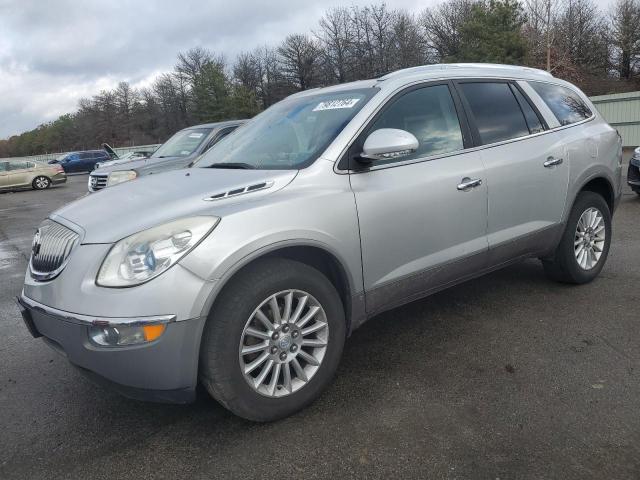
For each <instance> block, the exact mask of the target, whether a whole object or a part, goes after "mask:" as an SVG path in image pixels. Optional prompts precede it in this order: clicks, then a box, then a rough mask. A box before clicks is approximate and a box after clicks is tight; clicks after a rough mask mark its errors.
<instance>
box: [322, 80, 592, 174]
mask: <svg viewBox="0 0 640 480" xmlns="http://www.w3.org/2000/svg"><path fill="white" fill-rule="evenodd" d="M474 78H475V77H474ZM477 78H478V79H480V78H481V79H487V80H502V81H514V82H518V81H522V80H523V79H522V78H508V77H477ZM464 79H469V80H471V79H472V78H471V77H454V78H447V79H446V80H454V81H455V80H464ZM443 80H445V79H444V78H442V79H429V80H418V81H415V82H411V83H407V84H405V85H402V86H401V87H398V88H396V89H395V90H393V91H392V92H390V93H389V94H388V95H387V98H386V99H385V100H384V101H382V102H381V103H380V105H378V106H377V107H376V109H375V110H374V111H373V112H372V113H371V114H370V115H369V116H368V117H367V118H366V120H365V121H364V122H363V123H362V125H360V127H359V128H358V130H357V132H356V134H355V135H353V137H352V138H351V139H350V140H349V142H347V144H346V145H345V146H344V148H343V149H342V151H341V153H340V155H339V156H338V158H337V159H335V161H334V164H333V171H334V172H335V173H337V174H339V175H355V174H362V173H367V172H372V171H376V170H382V169H384V168H393V167H400V166H404V165H412V164H414V163H422V162H430V161H433V160H439V159H441V158H447V157H451V156H454V155H460V154H462V153H468V152H477V151H480V150H485V149H487V148H494V147H499V146H502V145H507V144H509V143H514V142H521V141H523V140H527V139H529V138H534V137H538V136H541V135H547V134H549V133H552V132H556V131H559V130H564V129H566V128H572V127H576V126H578V125H582V124H585V123H587V122H591V121H593V120H594V119H595V118H596V115H595V113H594V112H593V111H592V112H591V113H592V115H591V117H589V118H585V119H584V120H581V121H579V122H576V123H570V124H569V125H560V126H558V127H553V128H549V129H547V130H544V131H542V132H538V133H533V134H529V135H523V136H521V137H516V138H510V139H508V140H502V141H500V142H495V143H489V144H487V145H478V146H475V147H471V148H463V149H461V150H455V151H453V152H448V153H445V154H439V155H430V156H427V157H420V158H412V159H410V160H405V161H402V160H400V161H397V162H394V163H388V164H385V165H378V166H371V167H370V168H366V169H363V170H352V169H340V168H338V164H339V163H340V159H341V158H342V157H343V155H344V154H345V153H346V152H347V150H348V149H349V148H350V147H351V145H352V144H353V142H354V141H355V140H356V139H357V138H358V136H359V135H360V134H361V133H362V131H363V130H364V129H365V128H366V127H367V126H368V125H369V123H370V122H371V120H372V118H373V117H375V116H376V115H377V114H378V112H379V111H380V110H381V109H382V108H384V107H385V106H386V105H387V103H388V102H389V101H391V100H392V99H393V98H394V97H395V95H396V94H398V93H400V92H401V91H402V90H405V89H407V88H410V87H413V86H416V85H420V84H424V85H425V87H427V86H429V84H432V83H438V82H442V81H443ZM524 81H529V80H524ZM535 81H539V82H541V83H549V84H552V85H558V86H561V87H564V85H562V84H559V83H554V82H547V81H543V80H535ZM565 88H568V87H565ZM576 93H577V92H576ZM577 94H578V95H579V96H580V97H581V98H582V95H580V94H579V93H577ZM527 96H529V95H528V92H527ZM545 105H546V103H545ZM554 118H555V116H554ZM321 157H322V155H321Z"/></svg>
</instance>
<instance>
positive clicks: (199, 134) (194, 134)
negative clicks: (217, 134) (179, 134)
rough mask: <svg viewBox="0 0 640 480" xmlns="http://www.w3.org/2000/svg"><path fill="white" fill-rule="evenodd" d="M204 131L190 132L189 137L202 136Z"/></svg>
mask: <svg viewBox="0 0 640 480" xmlns="http://www.w3.org/2000/svg"><path fill="white" fill-rule="evenodd" d="M202 135H204V133H190V134H189V138H200V137H202Z"/></svg>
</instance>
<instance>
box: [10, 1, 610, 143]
mask: <svg viewBox="0 0 640 480" xmlns="http://www.w3.org/2000/svg"><path fill="white" fill-rule="evenodd" d="M604 1H606V2H607V3H608V1H610V0H604ZM370 3H374V0H342V1H341V0H235V1H233V0H199V1H193V0H181V1H175V0H157V1H152V0H136V1H127V0H109V1H104V0H76V1H71V0H48V1H46V0H0V99H1V100H0V138H6V137H8V136H10V135H13V134H16V133H20V132H22V131H25V130H30V129H32V128H35V127H36V126H37V125H38V124H40V123H43V122H45V121H48V120H52V119H55V118H56V117H57V116H58V115H60V114H63V113H67V112H71V111H74V110H75V109H76V106H77V102H78V99H79V98H82V97H88V96H91V95H93V94H95V93H97V92H99V91H100V90H101V89H105V88H113V87H114V86H115V85H116V84H117V83H118V82H120V81H123V80H126V81H128V82H130V83H131V84H132V85H133V86H143V85H147V84H149V83H151V81H152V80H153V78H155V76H157V75H158V74H159V73H162V72H165V71H168V70H170V69H171V68H172V67H173V65H174V63H175V59H176V55H177V53H178V52H180V51H184V50H187V49H189V48H191V47H194V46H203V47H206V48H209V49H211V50H213V51H215V52H216V53H218V52H219V53H224V54H225V56H226V57H227V59H228V60H232V59H233V58H234V56H235V54H237V53H238V52H239V51H242V50H249V49H253V48H254V47H256V46H259V45H263V44H270V45H271V44H276V43H277V42H278V41H280V40H281V39H283V38H284V37H285V36H286V35H287V34H289V33H293V32H309V31H310V30H311V29H313V28H315V27H316V25H317V22H318V19H319V18H320V17H321V16H322V14H323V12H324V11H325V10H326V9H328V8H331V7H334V6H340V5H343V6H347V5H364V4H370ZM375 3H378V2H375ZM436 3H440V0H418V1H416V0H387V5H388V6H389V7H391V8H396V7H397V8H406V9H408V10H410V11H418V10H421V9H422V8H424V7H426V6H431V5H434V4H436Z"/></svg>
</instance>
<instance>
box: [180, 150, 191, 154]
mask: <svg viewBox="0 0 640 480" xmlns="http://www.w3.org/2000/svg"><path fill="white" fill-rule="evenodd" d="M190 153H191V152H190V151H189V150H182V151H181V152H180V155H189V154H190Z"/></svg>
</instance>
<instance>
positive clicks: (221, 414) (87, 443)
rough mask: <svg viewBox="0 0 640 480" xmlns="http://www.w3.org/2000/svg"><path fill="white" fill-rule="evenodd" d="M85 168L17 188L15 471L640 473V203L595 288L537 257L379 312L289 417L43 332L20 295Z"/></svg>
mask: <svg viewBox="0 0 640 480" xmlns="http://www.w3.org/2000/svg"><path fill="white" fill-rule="evenodd" d="M86 180H87V177H86V176H85V175H80V176H72V177H70V178H69V181H68V183H67V184H66V185H64V186H61V187H55V188H51V189H49V190H46V191H24V192H16V193H4V194H0V478H1V479H7V480H8V479H14V478H15V479H40V478H42V479H54V478H55V479H57V478H64V479H75V478H78V479H89V478H92V479H93V478H96V479H115V478H136V479H142V478H192V479H213V478H264V479H268V478H273V479H284V478H304V479H313V478H334V479H335V478H422V479H427V478H438V479H454V478H460V479H466V478H472V479H497V478H500V479H512V478H517V479H528V478H531V479H534V478H535V479H539V478H553V479H573V478H575V479H585V478H593V479H603V478H607V479H613V478H640V349H639V348H638V347H639V345H640V321H639V315H638V308H639V307H638V306H639V305H640V303H639V301H638V298H639V296H640V272H639V267H640V241H639V240H640V228H639V224H640V197H638V196H636V195H634V194H632V193H631V192H630V191H628V190H627V191H626V192H625V195H624V197H623V200H622V203H621V205H620V207H619V209H618V211H617V212H616V215H615V217H614V223H613V226H614V238H613V242H612V245H611V251H610V255H609V260H608V262H607V264H606V266H605V268H604V270H603V272H602V274H601V275H600V277H599V278H598V279H596V280H595V281H594V282H593V283H591V284H589V285H584V286H579V287H577V286H567V285H560V284H556V283H553V282H550V281H548V280H547V279H546V278H545V277H544V274H543V271H542V267H541V265H540V263H539V262H538V261H536V260H530V261H526V262H524V263H522V264H519V265H515V266H512V267H509V268H507V269H505V270H502V271H499V272H495V273H493V274H491V275H488V276H485V277H482V278H479V279H476V280H473V281H470V282H467V283H464V284H462V285H459V286H457V287H454V288H451V289H449V290H447V291H444V292H441V293H439V294H436V295H434V296H432V297H430V298H427V299H424V300H421V301H418V302H414V303H412V304H409V305H406V306H404V307H402V308H398V309H395V310H392V311H390V312H387V313H384V314H382V315H379V316H378V317H376V318H374V319H372V320H371V321H369V322H368V323H367V324H365V325H364V326H363V327H362V328H361V329H359V330H357V331H356V332H355V333H354V334H353V335H352V337H351V338H350V339H349V340H348V341H347V344H346V347H345V352H344V357H343V359H342V363H341V366H340V368H339V371H338V374H337V377H336V380H335V381H334V383H333V384H332V385H331V386H330V387H329V389H328V390H327V391H326V392H325V393H324V394H323V395H322V397H321V398H320V399H319V400H318V401H317V402H316V403H314V404H313V405H312V406H311V407H309V408H307V409H306V410H304V411H303V412H301V413H299V414H297V415H295V416H293V417H291V418H288V419H285V420H283V421H280V422H276V423H272V424H255V423H250V422H247V421H244V420H241V419H239V418H237V417H234V416H233V415H232V414H230V413H228V412H227V411H226V410H224V409H223V408H222V407H221V406H219V405H218V404H217V403H216V402H215V401H213V400H211V399H210V398H208V397H207V395H206V394H205V393H204V392H200V394H199V397H198V400H197V402H196V403H195V404H192V405H186V406H174V405H161V404H151V403H143V402H137V401H133V400H128V399H126V398H123V397H120V396H119V395H118V394H116V393H114V392H111V391H109V390H107V389H104V388H103V387H99V386H96V385H94V384H92V383H91V382H89V381H88V380H86V379H85V378H84V377H83V376H81V374H79V373H78V372H77V371H76V370H75V369H74V368H73V367H72V366H71V365H69V364H68V362H67V361H66V360H65V359H64V358H63V357H61V356H59V355H58V354H57V353H55V352H54V351H53V350H52V349H50V348H49V347H48V346H47V345H45V344H44V343H43V342H42V340H40V339H38V340H36V339H33V338H32V337H30V335H29V333H28V331H27V329H26V328H25V326H24V325H23V323H22V319H21V317H20V314H19V312H18V309H17V307H16V306H15V304H14V303H13V298H14V297H15V296H16V295H18V294H19V292H20V289H21V286H22V281H23V276H24V272H25V268H26V265H27V260H28V255H29V251H30V245H31V238H32V235H33V233H34V230H35V228H36V227H37V226H38V224H39V223H40V221H41V220H42V219H44V218H45V217H46V216H47V214H48V213H49V212H51V211H53V210H54V209H56V208H57V207H59V206H61V205H63V204H64V203H67V202H69V201H71V200H73V199H75V198H78V197H80V196H82V195H84V194H85V192H86Z"/></svg>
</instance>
